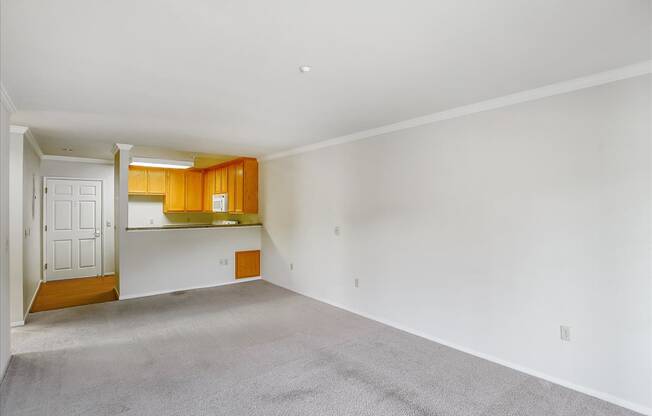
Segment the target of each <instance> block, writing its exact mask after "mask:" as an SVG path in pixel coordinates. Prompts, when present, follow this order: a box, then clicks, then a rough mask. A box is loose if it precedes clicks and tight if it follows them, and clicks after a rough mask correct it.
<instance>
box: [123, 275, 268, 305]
mask: <svg viewBox="0 0 652 416" xmlns="http://www.w3.org/2000/svg"><path fill="white" fill-rule="evenodd" d="M254 280H262V277H248V278H245V279H238V280H234V281H230V282H224V283H217V284H214V285H207V286H191V287H184V288H179V289H173V290H159V291H154V292H146V293H136V294H131V295H129V294H127V295H122V294H121V295H120V300H127V299H135V298H145V297H148V296H156V295H165V294H168V293H174V292H181V291H184V290H195V289H206V288H209V287H218V286H226V285H233V284H238V283H245V282H251V281H254Z"/></svg>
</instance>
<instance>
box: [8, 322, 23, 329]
mask: <svg viewBox="0 0 652 416" xmlns="http://www.w3.org/2000/svg"><path fill="white" fill-rule="evenodd" d="M23 325H25V321H14V322H12V323H11V327H12V328H16V327H17V326H23Z"/></svg>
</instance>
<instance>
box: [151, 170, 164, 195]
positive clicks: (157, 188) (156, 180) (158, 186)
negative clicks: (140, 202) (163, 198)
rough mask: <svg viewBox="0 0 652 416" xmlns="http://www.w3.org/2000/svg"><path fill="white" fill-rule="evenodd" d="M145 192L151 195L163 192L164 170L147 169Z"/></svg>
mask: <svg viewBox="0 0 652 416" xmlns="http://www.w3.org/2000/svg"><path fill="white" fill-rule="evenodd" d="M147 193H148V194H152V195H163V194H165V170H164V169H157V168H148V169H147Z"/></svg>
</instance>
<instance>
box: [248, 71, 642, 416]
mask: <svg viewBox="0 0 652 416" xmlns="http://www.w3.org/2000/svg"><path fill="white" fill-rule="evenodd" d="M651 87H652V81H651V77H650V76H649V75H647V76H642V77H638V78H633V79H629V80H624V81H619V82H616V83H612V84H608V85H604V86H600V87H594V88H590V89H585V90H580V91H576V92H573V93H569V94H565V95H559V96H555V97H551V98H546V99H541V100H538V101H533V102H529V103H524V104H519V105H516V106H512V107H507V108H502V109H498V110H493V111H487V112H483V113H477V114H474V115H469V116H465V117H461V118H457V119H452V120H448V121H443V122H439V123H436V124H430V125H426V126H422V127H418V128H412V129H409V130H404V131H399V132H395V133H391V134H386V135H383V136H379V137H375V138H371V139H366V140H362V141H357V142H352V143H348V144H342V145H338V146H334V147H328V148H323V149H320V150H316V151H312V152H308V153H303V154H299V155H296V156H291V157H286V158H282V159H276V160H270V161H267V162H264V163H262V165H261V181H262V184H261V192H262V193H261V206H262V217H263V218H262V220H263V223H264V224H265V232H264V233H263V246H262V254H263V275H264V276H265V278H266V279H269V280H270V281H272V282H273V283H276V284H279V285H281V286H285V287H288V288H290V289H292V290H296V291H298V292H301V293H304V294H306V295H308V296H312V297H315V298H317V299H322V300H325V301H328V302H331V303H335V304H338V305H342V306H343V307H345V308H349V309H351V310H354V311H359V312H361V313H364V314H366V315H368V316H373V317H376V318H378V319H381V320H384V321H386V322H391V323H393V324H394V325H397V326H400V327H402V328H407V329H410V330H412V331H413V332H417V333H420V334H423V335H425V336H428V337H430V338H432V339H439V340H442V341H444V342H446V343H449V344H451V345H456V346H458V347H461V348H464V349H466V350H469V351H474V352H476V353H478V354H482V355H485V356H488V357H490V358H493V359H495V360H502V361H503V362H507V363H511V364H512V365H514V366H520V367H521V368H524V369H527V370H529V371H531V372H537V373H539V374H543V375H546V376H547V377H548V378H549V379H557V380H561V381H563V382H565V383H566V384H567V385H574V386H575V387H576V388H581V389H584V390H585V391H589V392H591V393H593V394H599V395H601V396H602V397H603V398H607V399H610V400H613V401H617V402H620V403H621V404H625V405H628V406H631V407H635V408H638V409H639V410H646V411H649V408H651V407H652V357H651V351H652V316H651V312H652V299H651V295H652V287H651V278H650V276H651V274H650V230H651V221H650V215H651V212H652V211H651V209H652V204H651V201H650V199H651V198H650V197H651V195H650V187H651V181H650V176H651V175H650V167H651V165H650V151H651V145H650V142H651V131H650V130H651V129H650V114H651V106H650V90H651ZM336 225H337V226H340V227H341V235H340V236H339V237H338V236H335V234H334V232H333V229H334V226H336ZM289 263H293V264H294V271H293V272H290V271H289V268H288V265H289ZM354 278H359V279H360V287H359V288H358V289H356V288H354V284H353V279H354ZM560 325H570V326H571V327H572V341H571V342H569V343H566V342H562V341H560V339H559V326H560ZM637 406H638V407H637Z"/></svg>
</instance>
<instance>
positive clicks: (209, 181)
mask: <svg viewBox="0 0 652 416" xmlns="http://www.w3.org/2000/svg"><path fill="white" fill-rule="evenodd" d="M217 176H219V175H218V174H217V170H216V169H207V170H205V171H204V211H206V212H211V211H212V210H213V194H217V193H219V191H218V190H217V187H216V177H217Z"/></svg>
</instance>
